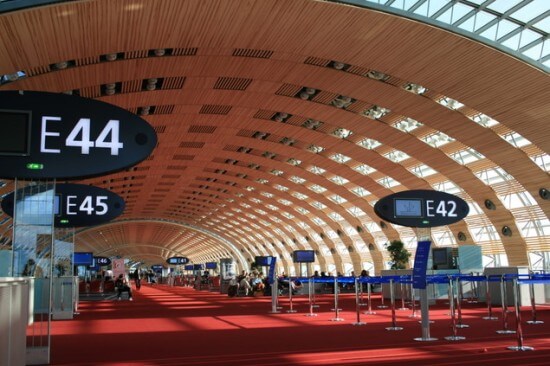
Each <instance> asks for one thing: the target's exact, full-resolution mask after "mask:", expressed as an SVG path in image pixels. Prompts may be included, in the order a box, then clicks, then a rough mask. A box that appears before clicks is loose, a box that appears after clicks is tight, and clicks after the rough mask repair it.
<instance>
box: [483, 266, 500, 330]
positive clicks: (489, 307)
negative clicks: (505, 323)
mask: <svg viewBox="0 0 550 366" xmlns="http://www.w3.org/2000/svg"><path fill="white" fill-rule="evenodd" d="M485 277H486V285H485V301H487V316H484V317H483V319H485V320H497V319H498V318H497V317H496V316H493V307H492V304H491V291H489V275H487V276H485Z"/></svg>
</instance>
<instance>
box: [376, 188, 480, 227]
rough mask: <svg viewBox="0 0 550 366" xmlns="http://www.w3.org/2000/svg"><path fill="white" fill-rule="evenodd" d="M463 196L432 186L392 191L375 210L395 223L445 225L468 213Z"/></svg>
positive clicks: (423, 225) (377, 203) (421, 225)
mask: <svg viewBox="0 0 550 366" xmlns="http://www.w3.org/2000/svg"><path fill="white" fill-rule="evenodd" d="M469 211H470V208H469V206H468V204H467V203H466V201H464V200H463V199H462V198H460V197H457V196H455V195H452V194H450V193H445V192H439V191H431V190H421V189H419V190H410V191H403V192H398V193H394V194H390V195H389V196H386V197H384V198H382V199H380V200H379V201H378V202H376V204H375V205H374V212H375V213H376V214H377V215H378V216H379V217H380V218H382V219H384V220H386V221H389V222H391V223H393V224H397V225H401V226H408V227H435V226H445V225H450V224H453V223H455V222H458V221H460V220H462V219H463V218H465V217H466V216H467V215H468V212H469Z"/></svg>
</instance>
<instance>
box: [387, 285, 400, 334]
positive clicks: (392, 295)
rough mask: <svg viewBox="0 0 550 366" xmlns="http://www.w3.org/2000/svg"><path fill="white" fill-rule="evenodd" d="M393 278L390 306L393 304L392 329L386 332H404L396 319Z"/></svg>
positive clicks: (389, 328) (388, 328)
mask: <svg viewBox="0 0 550 366" xmlns="http://www.w3.org/2000/svg"><path fill="white" fill-rule="evenodd" d="M393 284H394V283H393V278H390V304H391V323H392V326H391V327H387V328H386V330H403V327H398V326H397V320H396V317H395V294H394V288H393V287H394V286H393Z"/></svg>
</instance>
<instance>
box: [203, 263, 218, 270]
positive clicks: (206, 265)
mask: <svg viewBox="0 0 550 366" xmlns="http://www.w3.org/2000/svg"><path fill="white" fill-rule="evenodd" d="M204 266H205V268H206V269H216V268H218V263H216V262H206V263H205V264H204Z"/></svg>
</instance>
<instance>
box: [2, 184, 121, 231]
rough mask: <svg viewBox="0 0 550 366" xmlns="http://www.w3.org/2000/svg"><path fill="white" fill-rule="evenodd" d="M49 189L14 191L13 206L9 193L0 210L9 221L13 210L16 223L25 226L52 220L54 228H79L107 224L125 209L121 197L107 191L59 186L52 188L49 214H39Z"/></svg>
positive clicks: (12, 194)
mask: <svg viewBox="0 0 550 366" xmlns="http://www.w3.org/2000/svg"><path fill="white" fill-rule="evenodd" d="M53 189H54V185H53V184H44V185H40V186H27V187H25V188H22V189H20V190H18V191H17V202H15V200H16V195H15V192H12V193H10V194H8V195H7V196H5V197H4V198H3V199H2V204H1V207H2V210H3V211H4V212H5V213H6V214H7V215H9V216H12V217H13V214H14V210H16V212H17V216H18V218H17V219H18V220H19V221H20V222H23V223H26V224H34V223H36V222H35V220H38V221H40V222H43V220H44V217H53V224H54V226H55V227H83V226H94V225H99V224H104V223H106V222H109V221H111V220H113V219H115V218H116V217H118V216H120V215H121V214H122V213H123V212H124V208H125V206H126V205H125V202H124V199H123V198H122V197H120V196H119V195H118V194H116V193H114V192H111V191H109V190H107V189H103V188H100V187H94V186H89V185H86V184H74V183H62V184H56V185H55V195H54V202H53V208H50V211H53V212H48V211H47V210H46V211H40V208H44V207H45V206H46V205H45V204H44V198H43V197H42V195H43V194H44V193H45V192H47V191H50V190H53ZM42 214H44V215H42ZM48 214H49V215H48Z"/></svg>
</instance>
